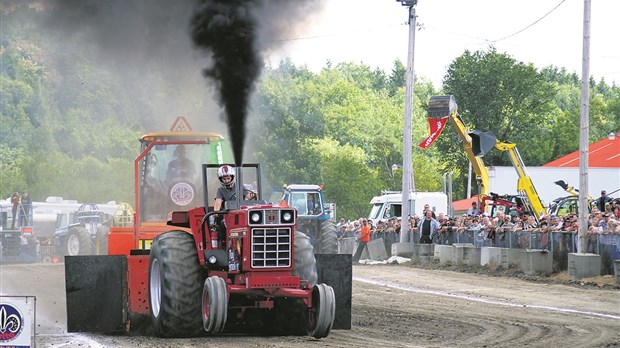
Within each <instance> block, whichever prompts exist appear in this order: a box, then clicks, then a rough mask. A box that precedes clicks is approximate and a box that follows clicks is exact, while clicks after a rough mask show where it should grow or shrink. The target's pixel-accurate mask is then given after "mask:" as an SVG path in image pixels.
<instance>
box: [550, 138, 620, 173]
mask: <svg viewBox="0 0 620 348" xmlns="http://www.w3.org/2000/svg"><path fill="white" fill-rule="evenodd" d="M543 167H579V150H577V151H575V152H571V153H569V154H568V155H566V156H564V157H560V158H558V159H556V160H553V161H551V162H549V163H547V164H544V165H543ZM588 167H593V168H594V167H596V168H620V135H616V137H615V138H613V139H612V140H609V138H605V139H603V140H600V141H597V142H596V143H593V144H590V146H589V147H588Z"/></svg>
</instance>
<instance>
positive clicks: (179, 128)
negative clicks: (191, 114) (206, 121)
mask: <svg viewBox="0 0 620 348" xmlns="http://www.w3.org/2000/svg"><path fill="white" fill-rule="evenodd" d="M170 131H171V132H191V131H192V127H191V126H190V125H189V122H187V120H186V119H185V117H183V116H179V117H177V119H176V120H174V123H173V124H172V127H170Z"/></svg>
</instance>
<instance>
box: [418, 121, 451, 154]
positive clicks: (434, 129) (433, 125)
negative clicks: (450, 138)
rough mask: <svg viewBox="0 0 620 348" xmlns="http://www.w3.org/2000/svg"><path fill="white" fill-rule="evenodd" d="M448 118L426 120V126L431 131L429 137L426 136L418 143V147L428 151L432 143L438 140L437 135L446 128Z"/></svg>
mask: <svg viewBox="0 0 620 348" xmlns="http://www.w3.org/2000/svg"><path fill="white" fill-rule="evenodd" d="M448 117H449V116H446V117H442V118H439V119H437V118H433V117H429V118H428V126H429V128H430V131H431V135H429V136H428V138H426V139H425V140H424V141H423V142H421V143H419V144H418V146H419V147H421V148H423V149H424V150H426V149H428V148H429V147H430V146H431V145H432V144H433V143H434V142H435V140H437V138H439V135H440V134H441V132H442V131H443V128H444V127H445V126H446V122H447V121H448Z"/></svg>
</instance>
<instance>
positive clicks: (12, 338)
mask: <svg viewBox="0 0 620 348" xmlns="http://www.w3.org/2000/svg"><path fill="white" fill-rule="evenodd" d="M35 303H36V297H34V296H0V348H4V347H11V348H18V347H19V348H29V347H34V336H35V320H34V318H35V307H36V304H35Z"/></svg>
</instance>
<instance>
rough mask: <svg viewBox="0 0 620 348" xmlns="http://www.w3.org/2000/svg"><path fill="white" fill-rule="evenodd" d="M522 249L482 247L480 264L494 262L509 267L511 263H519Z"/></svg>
mask: <svg viewBox="0 0 620 348" xmlns="http://www.w3.org/2000/svg"><path fill="white" fill-rule="evenodd" d="M520 256H521V250H520V249H509V248H498V247H482V248H481V249H480V265H481V266H485V265H487V264H494V265H498V266H500V265H501V266H503V267H506V268H507V267H508V266H509V265H510V264H513V263H519V260H520Z"/></svg>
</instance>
